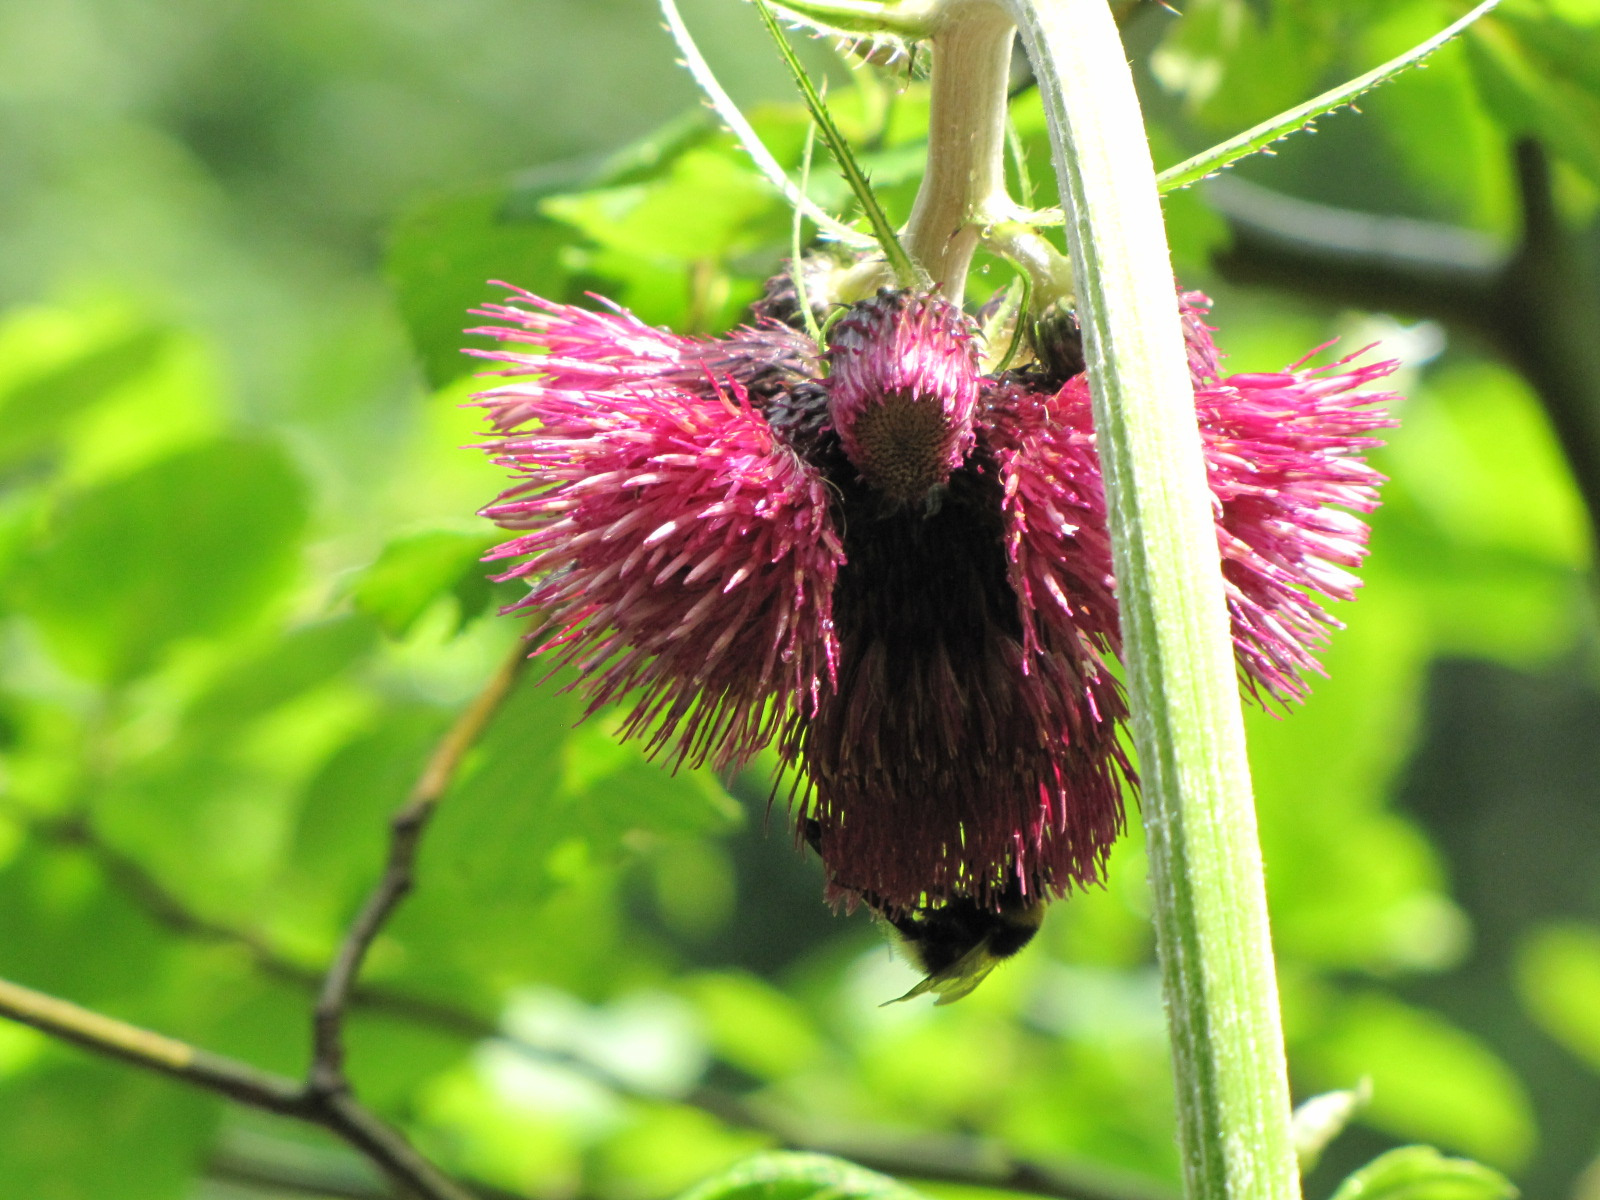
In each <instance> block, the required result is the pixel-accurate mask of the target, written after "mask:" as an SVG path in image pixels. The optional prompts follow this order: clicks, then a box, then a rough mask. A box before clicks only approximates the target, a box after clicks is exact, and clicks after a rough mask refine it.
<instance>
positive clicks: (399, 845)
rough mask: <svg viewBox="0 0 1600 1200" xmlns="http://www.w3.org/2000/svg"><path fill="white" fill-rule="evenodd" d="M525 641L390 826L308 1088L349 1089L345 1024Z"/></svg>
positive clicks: (320, 1015)
mask: <svg viewBox="0 0 1600 1200" xmlns="http://www.w3.org/2000/svg"><path fill="white" fill-rule="evenodd" d="M527 662H528V655H527V648H526V647H525V646H524V644H523V643H522V642H521V641H520V640H519V641H518V642H517V644H516V645H515V646H514V647H513V648H512V651H511V654H510V655H509V656H508V657H507V658H506V660H505V662H504V663H502V664H501V666H500V669H499V670H498V671H496V672H495V674H494V676H493V678H491V679H490V680H489V682H488V684H487V685H486V686H485V687H484V689H483V690H482V691H481V692H479V693H478V695H477V698H476V699H474V700H473V702H472V703H471V704H470V705H468V707H467V709H466V711H465V712H463V713H462V714H461V716H460V717H459V718H457V720H456V723H455V724H454V725H453V726H451V728H450V730H449V732H448V733H446V734H445V736H444V738H443V740H441V741H440V743H439V745H438V747H437V748H436V749H435V750H434V752H433V757H432V758H430V759H429V760H428V764H427V766H425V767H424V768H423V771H422V774H421V776H420V777H419V778H418V779H417V783H416V786H415V787H413V788H412V790H411V795H410V797H409V798H408V799H407V800H406V802H405V804H404V805H402V806H401V808H400V810H399V811H398V812H397V813H395V815H394V817H393V818H392V819H391V821H390V823H389V830H390V836H389V858H388V862H387V863H386V864H385V866H384V870H383V875H382V876H381V877H380V878H379V879H378V882H377V884H376V885H375V886H374V887H373V889H372V892H371V894H370V895H369V896H368V897H367V902H366V904H365V905H363V906H362V909H361V911H360V913H358V914H357V916H356V919H355V921H354V922H353V923H352V924H351V926H350V930H349V932H348V933H347V934H346V935H345V939H344V942H343V944H342V945H341V946H340V947H339V952H338V954H337V955H336V956H335V957H334V960H333V965H332V966H331V967H329V968H328V973H327V975H326V977H324V979H323V981H322V990H321V992H320V994H319V995H318V996H317V1005H316V1009H315V1011H314V1013H313V1014H312V1059H311V1070H310V1073H309V1075H308V1077H307V1083H308V1084H309V1086H310V1087H311V1088H312V1089H314V1090H316V1091H319V1092H322V1093H324V1094H326V1095H329V1096H335V1095H338V1094H340V1093H342V1092H346V1091H348V1090H349V1083H348V1081H347V1080H346V1078H345V1073H344V1017H345V1009H346V1008H347V1007H348V1005H349V1002H350V995H351V991H352V989H353V988H354V987H355V984H356V977H357V976H358V975H359V974H360V971H361V964H362V962H363V961H364V960H365V958H366V955H367V951H368V950H369V949H371V947H372V943H373V941H374V940H375V939H376V938H377V936H378V932H379V931H380V930H381V929H382V928H383V926H384V923H385V922H386V921H388V919H389V917H390V916H391V915H393V913H394V911H395V909H396V908H397V907H398V906H399V904H400V902H401V901H402V900H404V899H405V897H406V894H407V893H408V892H410V891H411V888H412V886H413V885H414V883H415V866H416V857H417V846H418V843H419V841H420V840H421V837H422V831H423V830H424V829H425V828H426V827H427V824H428V818H429V817H431V816H432V815H433V810H434V809H435V808H436V807H438V804H439V801H440V799H441V798H442V797H443V796H444V794H445V792H446V791H447V790H448V789H449V787H450V782H451V780H452V779H454V777H455V773H456V770H457V768H458V767H460V765H461V760H462V759H463V758H464V757H465V756H466V753H467V751H468V750H470V749H471V748H472V746H473V745H474V743H476V742H477V740H478V739H479V738H480V737H481V736H482V735H483V733H484V731H485V730H486V729H487V728H488V727H489V724H490V722H491V721H492V720H493V719H494V717H495V714H496V713H498V712H499V710H500V706H501V705H502V704H503V703H504V702H505V700H506V697H507V696H509V695H510V694H511V691H512V689H513V688H514V687H515V686H516V682H517V680H518V679H519V678H520V677H521V675H522V672H523V670H524V668H525V667H526V666H527Z"/></svg>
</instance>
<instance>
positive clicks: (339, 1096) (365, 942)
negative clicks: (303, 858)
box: [0, 641, 526, 1200]
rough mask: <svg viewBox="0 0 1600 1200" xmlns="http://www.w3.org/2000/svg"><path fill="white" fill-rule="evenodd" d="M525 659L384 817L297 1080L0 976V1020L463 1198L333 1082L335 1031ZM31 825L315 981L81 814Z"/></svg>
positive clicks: (201, 928) (490, 688) (166, 908)
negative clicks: (177, 889) (383, 834)
mask: <svg viewBox="0 0 1600 1200" xmlns="http://www.w3.org/2000/svg"><path fill="white" fill-rule="evenodd" d="M525 662H526V653H525V649H524V647H523V645H522V643H521V642H520V641H519V642H518V644H517V645H516V646H515V648H514V649H513V652H512V654H511V655H510V657H508V659H507V660H506V662H505V663H504V664H503V665H502V666H501V668H500V669H499V670H498V671H497V672H496V673H495V675H494V677H493V678H492V679H490V681H489V683H488V684H487V685H486V686H485V687H484V689H483V691H482V692H480V693H479V694H478V696H477V697H476V698H475V699H474V700H473V702H472V704H471V705H469V706H468V708H467V709H466V711H465V712H464V713H462V715H461V716H460V717H459V718H458V719H457V721H456V723H455V724H454V725H453V726H452V727H451V728H450V730H449V732H448V733H446V734H445V736H444V738H443V739H442V740H441V741H440V743H439V745H438V746H437V748H436V749H435V750H434V752H433V755H432V757H431V758H430V759H429V760H428V763H427V765H426V766H425V767H424V768H423V771H422V774H421V776H420V777H419V778H418V780H417V783H416V785H415V786H414V787H413V789H412V791H411V795H410V796H409V797H408V799H407V800H406V803H405V804H404V805H403V806H402V808H401V809H400V811H399V812H398V813H396V814H395V817H394V819H393V821H392V822H391V831H392V837H391V843H390V851H389V859H388V863H387V865H386V867H385V870H384V873H383V876H382V877H381V879H380V880H379V882H378V884H377V886H376V887H375V888H374V890H373V892H372V894H371V896H370V897H369V898H368V900H367V903H366V905H365V906H364V907H363V908H362V910H361V912H360V914H359V915H358V916H357V918H356V920H355V922H354V923H353V924H352V926H351V928H350V930H349V932H348V933H347V934H346V936H345V939H344V942H343V943H342V944H341V945H340V948H339V952H338V954H337V955H336V956H335V958H334V962H333V965H332V966H331V967H330V968H329V970H328V972H327V974H326V976H323V977H321V980H320V983H321V987H320V992H319V995H318V999H317V1004H316V1007H315V1010H314V1013H313V1026H312V1028H313V1054H312V1061H311V1065H310V1067H309V1069H308V1070H307V1073H306V1079H305V1082H304V1083H297V1082H295V1081H293V1080H289V1079H285V1078H283V1077H281V1076H277V1075H272V1074H269V1073H267V1072H263V1071H260V1070H258V1069H256V1068H255V1067H252V1066H250V1065H249V1064H247V1063H243V1062H239V1061H237V1060H234V1059H231V1058H226V1057H223V1056H221V1055H216V1054H212V1053H210V1052H209V1051H205V1050H201V1049H198V1048H197V1047H194V1046H191V1045H189V1044H187V1043H185V1042H180V1041H177V1040H176V1039H173V1038H169V1037H166V1036H164V1035H161V1034H157V1033H153V1032H151V1031H149V1030H145V1029H140V1028H139V1027H137V1026H134V1025H129V1024H127V1023H126V1022H123V1021H118V1020H116V1019H115V1018H112V1017H108V1016H105V1015H104V1014H101V1013H97V1012H93V1011H91V1010H89V1009H85V1008H80V1007H79V1006H77V1005H75V1004H72V1003H70V1002H68V1001H66V1000H62V999H59V998H57V997H54V996H50V995H46V994H45V993H43V992H36V991H33V990H32V989H30V988H26V987H22V986H21V985H19V984H15V983H10V982H7V981H5V980H0V1016H7V1017H10V1018H12V1019H13V1020H16V1021H21V1022H23V1023H25V1024H28V1025H31V1026H33V1027H34V1028H36V1029H39V1030H41V1031H43V1032H45V1033H48V1034H50V1035H52V1036H54V1037H58V1038H61V1039H63V1040H66V1041H69V1042H72V1043H73V1044H75V1045H78V1046H81V1047H83V1048H85V1049H87V1050H90V1051H93V1052H95V1053H98V1054H103V1055H106V1056H108V1057H111V1058H116V1059H119V1060H121V1061H123V1062H127V1063H131V1064H133V1065H135V1066H139V1067H143V1068H145V1069H147V1070H152V1071H156V1072H159V1073H161V1074H163V1075H167V1076H169V1077H172V1078H175V1079H179V1080H182V1081H184V1082H186V1083H188V1084H191V1085H193V1086H195V1087H199V1088H203V1089H205V1090H207V1091H211V1092H215V1093H217V1094H218V1095H222V1096H226V1097H227V1098H229V1099H231V1100H234V1101H237V1102H238V1103H241V1104H245V1105H249V1106H251V1107H253V1108H258V1109H262V1110H264V1111H266V1112H272V1113H277V1114H279V1115H281V1116H286V1117H292V1118H295V1119H297V1120H301V1121H305V1122H308V1123H310V1124H313V1125H318V1126H320V1127H322V1128H323V1129H326V1130H328V1131H329V1132H330V1133H332V1134H334V1135H335V1136H336V1137H338V1138H339V1139H341V1140H342V1141H344V1142H345V1143H347V1144H348V1145H350V1146H351V1147H353V1148H354V1149H356V1150H357V1151H359V1152H360V1153H361V1154H362V1155H364V1156H365V1157H366V1158H367V1159H368V1160H370V1161H371V1162H372V1163H373V1164H374V1165H375V1166H376V1167H378V1168H379V1169H380V1170H381V1171H382V1172H383V1173H384V1174H385V1175H386V1176H388V1177H389V1179H390V1180H391V1181H392V1182H393V1183H394V1184H395V1185H396V1186H397V1187H399V1188H400V1189H401V1191H402V1192H404V1193H405V1194H406V1195H409V1196H416V1197H421V1198H422V1200H471V1196H472V1193H471V1192H469V1191H467V1190H466V1189H465V1188H463V1187H462V1186H461V1185H460V1184H458V1183H456V1182H455V1181H453V1180H452V1179H450V1178H449V1177H448V1176H446V1175H445V1174H444V1173H443V1172H441V1171H440V1170H439V1169H438V1168H437V1167H435V1166H434V1165H433V1164H432V1163H431V1162H429V1161H428V1160H427V1159H426V1158H425V1157H423V1156H422V1155H421V1154H419V1153H418V1152H417V1151H416V1149H415V1148H414V1147H413V1146H412V1145H411V1144H410V1143H409V1142H408V1141H407V1140H406V1139H405V1137H404V1135H402V1134H401V1133H400V1131H399V1130H397V1129H395V1128H394V1127H393V1126H391V1125H389V1124H388V1123H387V1122H385V1121H383V1120H382V1119H381V1118H380V1117H378V1116H377V1115H376V1114H375V1113H373V1112H372V1111H371V1110H370V1109H368V1108H366V1107H365V1106H364V1105H362V1104H361V1103H360V1102H359V1101H357V1100H356V1099H355V1097H354V1095H352V1093H351V1090H350V1086H349V1083H348V1081H347V1080H346V1078H345V1074H344V1043H343V1024H344V1016H345V1011H346V1009H347V1007H348V1006H349V1004H350V1002H351V999H352V995H353V992H354V989H355V983H356V976H357V974H358V973H359V971H360V969H361V963H362V961H363V959H364V958H365V957H366V953H367V950H368V949H369V948H370V946H371V945H372V942H373V940H374V939H375V938H376V937H377V935H378V932H379V930H380V929H382V927H383V925H384V922H385V921H387V920H388V918H389V916H390V915H391V914H392V913H393V912H394V910H395V908H396V906H397V905H398V904H399V903H400V901H401V900H402V899H403V898H404V897H405V895H406V893H407V892H408V891H410V889H411V887H412V883H413V867H414V862H415V858H416V851H417V842H418V839H419V838H420V836H421V834H422V830H423V828H424V827H425V826H426V824H427V820H428V817H429V816H430V815H431V814H432V812H433V809H434V808H435V807H436V806H437V804H438V802H439V800H440V798H441V797H442V796H443V795H444V793H445V792H446V791H447V790H448V789H449V786H450V783H451V781H452V779H453V778H454V776H455V772H456V770H457V769H458V768H459V767H460V765H461V762H462V759H463V758H464V757H465V756H466V754H467V752H468V750H470V749H471V747H472V746H473V744H474V743H475V742H476V741H477V740H478V738H479V737H480V736H482V734H483V732H484V730H485V729H487V728H488V726H489V723H490V722H491V721H492V720H493V718H494V716H495V714H496V713H497V712H498V711H499V708H500V706H501V705H502V704H503V703H504V702H505V699H506V697H507V696H509V695H510V693H511V690H512V688H513V686H514V685H515V683H516V681H517V679H518V677H519V676H520V675H521V673H522V669H523V666H524V664H525ZM35 824H36V825H37V826H38V827H40V828H42V829H44V830H47V831H49V832H52V833H54V835H55V836H56V837H58V838H59V839H60V840H62V841H65V842H68V843H70V844H75V845H78V846H80V847H83V848H86V849H88V850H90V851H91V852H93V853H94V854H95V855H96V857H97V858H98V859H99V861H100V863H101V865H102V867H103V868H104V869H105V870H106V872H107V875H108V877H109V878H110V880H111V882H112V883H113V884H114V885H115V886H119V887H121V888H123V889H125V890H126V891H128V892H129V893H130V895H132V896H133V897H134V898H135V899H136V901H138V902H139V903H141V904H142V905H143V906H144V907H145V908H146V909H147V910H148V911H150V912H151V913H152V915H154V916H155V917H156V918H157V919H158V920H160V921H162V922H163V923H165V924H167V925H169V926H171V927H174V928H176V929H179V930H181V931H183V932H186V933H188V934H190V935H191V936H194V937H197V938H200V939H203V940H208V941H217V942H231V943H234V944H238V945H241V946H243V947H244V948H245V949H246V950H248V951H249V952H250V954H251V956H252V957H253V958H254V959H255V961H256V962H257V963H258V964H259V965H261V966H262V967H264V968H266V969H268V970H270V971H271V972H272V973H273V974H275V975H277V976H279V977H280V978H285V979H288V980H291V981H293V982H296V983H301V984H305V985H311V986H315V985H316V983H317V982H318V977H317V975H316V973H315V972H312V971H310V970H309V969H307V968H304V967H301V966H299V965H298V964H295V963H293V962H291V961H290V960H288V959H285V958H283V957H281V956H280V955H278V954H277V953H276V952H275V951H274V950H273V949H272V947H271V946H269V945H268V944H267V943H266V942H265V941H264V940H263V939H261V938H260V937H259V936H257V935H255V934H253V933H249V932H247V931H243V930H236V929H233V928H231V927H229V926H225V925H222V924H220V923H218V922H215V921H212V920H210V919H208V918H204V917H201V916H198V915H196V914H195V913H193V912H192V911H191V910H189V909H188V907H187V906H185V905H184V904H183V903H182V902H181V901H180V900H179V899H178V898H177V897H176V896H175V895H173V893H171V892H170V891H168V890H167V889H166V888H165V887H163V886H162V885H161V884H160V883H159V881H157V880H156V879H155V878H154V877H153V876H151V875H150V874H149V872H147V871H146V870H145V869H144V868H143V867H142V866H141V865H140V864H138V863H137V862H135V861H134V860H133V859H132V858H130V857H128V856H127V855H124V854H122V853H121V852H120V851H117V850H115V849H114V848H113V847H111V846H109V845H108V844H106V843H105V842H103V841H101V840H100V839H99V838H98V837H97V836H96V835H95V834H94V833H93V830H92V828H91V827H90V825H89V824H88V821H87V819H86V818H84V817H82V816H79V817H77V818H72V819H68V820H61V821H54V822H49V821H38V822H35ZM406 1006H407V1007H409V1008H410V1009H411V1011H412V1012H413V1013H414V1014H420V1013H422V1012H427V1013H428V1014H429V1015H430V1016H432V1017H435V1018H436V1017H437V1016H438V1015H439V1014H438V1012H436V1011H434V1010H433V1009H432V1006H429V1005H427V1004H426V1002H423V1001H410V1002H407V1005H406Z"/></svg>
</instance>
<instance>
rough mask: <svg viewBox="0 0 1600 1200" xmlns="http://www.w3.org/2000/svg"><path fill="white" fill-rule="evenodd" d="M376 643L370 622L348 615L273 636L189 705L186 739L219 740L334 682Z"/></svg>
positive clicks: (225, 671)
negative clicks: (258, 650) (259, 717)
mask: <svg viewBox="0 0 1600 1200" xmlns="http://www.w3.org/2000/svg"><path fill="white" fill-rule="evenodd" d="M375 640H376V634H375V630H374V629H373V627H372V622H371V621H369V620H367V618H365V617H363V616H353V615H347V616H342V617H337V618H334V619H333V620H327V621H317V622H314V623H312V624H309V625H302V626H300V627H299V628H297V629H292V630H289V631H288V632H286V633H284V634H282V635H281V636H278V637H274V638H273V639H272V640H271V643H270V645H269V646H268V647H267V648H266V649H263V650H261V651H260V652H258V653H253V654H250V655H249V656H247V657H245V658H243V659H242V660H240V661H238V662H235V663H233V664H230V665H229V666H228V667H227V668H226V669H225V670H224V671H222V672H221V673H219V674H218V676H217V677H216V678H215V679H213V680H212V681H211V683H210V684H209V685H208V686H207V687H206V688H205V689H204V690H202V691H201V693H200V694H199V695H198V696H197V697H196V698H195V700H194V701H193V702H192V703H191V704H190V705H189V707H188V712H187V714H186V720H185V722H184V736H186V737H188V738H191V739H193V738H196V737H199V738H203V739H215V738H218V737H221V736H225V735H230V734H232V733H233V732H234V731H235V730H236V729H237V728H238V727H239V726H240V725H242V724H243V723H245V722H246V721H249V720H251V719H253V718H255V717H258V716H260V715H262V714H263V713H266V712H268V711H270V710H271V709H273V708H276V707H277V706H278V705H280V704H285V703H287V702H289V701H290V700H293V699H294V698H295V697H297V696H299V695H301V694H303V693H305V692H307V691H310V690H311V689H312V688H315V687H317V686H319V685H321V684H323V683H327V682H328V681H330V680H332V679H334V678H336V677H337V676H338V675H339V674H340V672H342V671H345V670H347V669H348V668H349V667H350V666H351V665H352V664H353V663H354V662H355V661H356V660H357V659H359V658H360V657H361V656H362V655H364V654H366V653H367V652H368V651H369V650H370V649H371V648H372V646H373V644H374V642H375Z"/></svg>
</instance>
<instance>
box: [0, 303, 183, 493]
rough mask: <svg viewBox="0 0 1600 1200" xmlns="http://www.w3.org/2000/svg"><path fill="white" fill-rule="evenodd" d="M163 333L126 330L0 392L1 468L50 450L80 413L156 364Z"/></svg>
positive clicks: (154, 330) (162, 342)
mask: <svg viewBox="0 0 1600 1200" xmlns="http://www.w3.org/2000/svg"><path fill="white" fill-rule="evenodd" d="M164 344H165V334H164V333H162V331H160V330H158V329H153V328H149V327H142V328H135V329H131V330H126V331H124V332H122V333H121V334H119V335H117V336H115V337H112V338H110V339H108V340H106V341H103V342H100V343H99V344H97V345H91V346H89V347H88V348H86V349H84V350H83V351H82V352H81V353H79V354H77V355H75V356H73V357H71V358H69V359H67V360H66V361H65V362H62V363H59V364H56V365H55V366H53V367H52V368H50V369H48V370H46V371H43V372H41V373H39V374H37V375H34V376H32V377H31V378H28V379H26V380H23V381H22V382H19V383H17V384H16V385H14V386H13V387H11V388H10V389H8V390H7V391H5V392H4V393H3V394H0V469H3V468H5V467H7V466H10V465H12V464H13V463H15V462H16V461H17V460H18V459H20V458H23V457H25V456H27V455H29V454H33V453H37V452H39V451H40V450H44V449H47V448H48V447H49V446H50V445H51V443H52V442H53V441H54V440H55V439H56V438H57V437H59V436H60V434H61V433H62V431H63V430H64V429H65V427H66V426H67V425H68V423H69V422H71V420H72V419H73V418H74V417H76V416H77V415H78V414H79V413H81V412H82V411H84V410H85V409H87V408H89V407H90V406H91V405H93V404H94V403H95V402H96V401H98V400H100V399H101V398H103V397H104V396H106V395H108V394H109V393H111V392H112V391H114V390H115V389H116V388H118V387H120V386H121V385H122V384H124V383H126V382H128V381H129V380H130V379H133V378H135V377H137V376H138V375H140V374H142V373H143V372H145V371H146V370H148V369H149V368H150V366H151V364H152V363H153V362H154V361H155V359H156V356H157V355H158V354H159V353H160V351H161V348H162V346H163V345H164Z"/></svg>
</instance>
